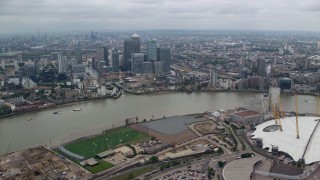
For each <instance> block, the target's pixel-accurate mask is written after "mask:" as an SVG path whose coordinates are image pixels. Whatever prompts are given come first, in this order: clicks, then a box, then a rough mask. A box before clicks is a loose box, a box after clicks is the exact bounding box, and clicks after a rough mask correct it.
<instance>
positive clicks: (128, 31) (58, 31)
mask: <svg viewBox="0 0 320 180" xmlns="http://www.w3.org/2000/svg"><path fill="white" fill-rule="evenodd" d="M91 31H93V32H98V33H117V32H119V33H134V32H137V33H139V32H166V31H168V32H169V31H173V32H184V31H185V32H197V31H198V32H200V31H204V32H225V33H227V32H239V33H240V32H248V33H250V32H261V33H263V32H271V33H312V34H319V35H320V31H307V30H274V29H265V30H264V29H138V28H137V29H83V30H79V29H78V30H71V29H70V30H54V31H53V30H47V31H45V30H41V29H39V32H40V34H41V35H44V34H61V33H62V34H63V33H90V32H91ZM33 34H38V29H35V31H25V32H23V31H17V32H4V33H0V35H33Z"/></svg>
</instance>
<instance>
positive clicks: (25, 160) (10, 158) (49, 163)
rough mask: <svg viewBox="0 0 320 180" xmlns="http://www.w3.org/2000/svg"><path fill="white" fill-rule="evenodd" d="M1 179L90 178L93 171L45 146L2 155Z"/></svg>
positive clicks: (0, 157) (0, 163) (0, 164)
mask: <svg viewBox="0 0 320 180" xmlns="http://www.w3.org/2000/svg"><path fill="white" fill-rule="evenodd" d="M0 167H1V168H0V179H90V178H91V173H89V172H88V171H86V170H84V169H83V168H81V167H79V166H77V165H76V164H74V163H72V162H70V161H68V160H66V159H65V158H63V157H61V156H59V155H57V154H56V153H55V152H53V151H52V150H50V149H48V148H47V147H45V146H38V147H34V148H28V149H25V150H22V151H18V152H14V153H10V154H6V155H3V156H0Z"/></svg>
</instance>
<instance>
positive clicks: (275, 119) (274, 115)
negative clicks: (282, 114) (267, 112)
mask: <svg viewBox="0 0 320 180" xmlns="http://www.w3.org/2000/svg"><path fill="white" fill-rule="evenodd" d="M271 109H272V113H273V118H274V121H275V122H276V124H278V121H277V117H276V112H275V111H274V106H273V104H271Z"/></svg>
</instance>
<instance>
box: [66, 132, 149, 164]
mask: <svg viewBox="0 0 320 180" xmlns="http://www.w3.org/2000/svg"><path fill="white" fill-rule="evenodd" d="M150 138H151V137H150V136H149V135H147V134H145V133H142V132H139V131H136V130H134V129H131V128H129V127H120V128H116V129H111V130H107V131H105V132H104V133H103V134H100V135H97V136H94V137H89V138H82V139H79V140H76V141H73V142H71V143H70V144H67V145H65V146H64V147H65V148H66V149H67V150H69V151H71V152H73V153H76V154H78V155H81V156H83V157H85V158H86V159H88V158H92V157H94V156H95V155H96V154H98V153H101V152H103V151H106V150H108V149H114V148H115V147H117V146H118V145H120V144H130V143H136V142H139V141H143V140H147V139H150Z"/></svg>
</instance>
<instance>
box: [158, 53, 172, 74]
mask: <svg viewBox="0 0 320 180" xmlns="http://www.w3.org/2000/svg"><path fill="white" fill-rule="evenodd" d="M158 56H159V61H163V72H165V73H166V72H170V63H171V62H170V61H171V58H170V48H158Z"/></svg>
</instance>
